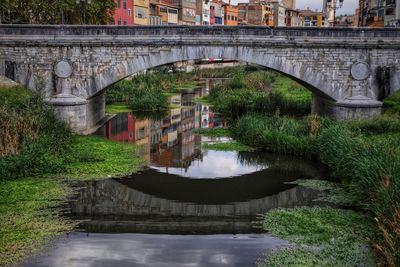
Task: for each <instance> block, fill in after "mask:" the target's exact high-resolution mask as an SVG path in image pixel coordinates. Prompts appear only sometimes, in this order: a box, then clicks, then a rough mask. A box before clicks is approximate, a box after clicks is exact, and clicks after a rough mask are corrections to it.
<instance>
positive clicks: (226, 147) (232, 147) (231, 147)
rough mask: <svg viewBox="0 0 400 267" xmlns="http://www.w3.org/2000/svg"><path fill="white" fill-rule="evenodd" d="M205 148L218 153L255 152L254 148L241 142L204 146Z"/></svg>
mask: <svg viewBox="0 0 400 267" xmlns="http://www.w3.org/2000/svg"><path fill="white" fill-rule="evenodd" d="M203 148H206V149H211V150H218V151H254V149H253V148H251V147H249V146H246V145H243V144H241V143H239V142H229V143H216V144H204V145H203Z"/></svg>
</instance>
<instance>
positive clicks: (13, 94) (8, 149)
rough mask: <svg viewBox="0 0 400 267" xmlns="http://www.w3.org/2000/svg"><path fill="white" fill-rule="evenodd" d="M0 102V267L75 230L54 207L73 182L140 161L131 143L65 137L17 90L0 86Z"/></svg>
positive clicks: (133, 167)
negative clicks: (0, 126)
mask: <svg viewBox="0 0 400 267" xmlns="http://www.w3.org/2000/svg"><path fill="white" fill-rule="evenodd" d="M0 99H1V101H0V110H1V112H0V114H1V115H0V116H2V118H1V121H2V128H1V135H0V136H1V140H0V152H1V153H0V154H1V157H0V166H1V168H0V214H1V215H0V266H5V265H13V264H17V263H20V262H21V261H23V260H24V259H25V258H26V257H27V256H29V255H31V254H34V253H37V252H39V251H40V250H41V249H42V248H43V247H44V246H45V245H46V244H47V243H48V242H49V241H50V240H51V239H53V238H55V237H57V236H58V235H60V234H62V233H66V232H69V231H71V230H72V229H73V228H74V227H75V223H76V222H73V221H70V220H68V219H67V218H65V217H63V216H62V210H61V208H60V207H61V204H62V203H64V201H66V199H67V197H68V196H70V195H71V194H72V193H73V192H72V189H71V185H73V183H74V182H75V181H77V180H86V179H104V178H109V177H117V176H122V175H128V174H130V173H133V172H135V171H137V170H138V169H140V168H141V166H142V165H143V161H142V159H141V158H140V157H138V156H137V155H136V149H135V146H133V145H132V144H124V143H119V142H114V141H108V140H106V139H102V138H96V137H82V136H75V135H73V134H71V133H70V132H69V130H68V129H67V128H66V127H65V125H63V124H62V123H59V122H58V121H57V120H56V119H55V118H54V115H53V113H52V111H51V109H50V108H49V107H47V106H46V105H45V104H44V103H43V102H42V101H41V100H40V98H39V97H38V96H36V95H35V94H33V93H31V92H29V91H27V90H26V89H24V88H22V87H18V86H17V87H7V88H4V87H3V88H0Z"/></svg>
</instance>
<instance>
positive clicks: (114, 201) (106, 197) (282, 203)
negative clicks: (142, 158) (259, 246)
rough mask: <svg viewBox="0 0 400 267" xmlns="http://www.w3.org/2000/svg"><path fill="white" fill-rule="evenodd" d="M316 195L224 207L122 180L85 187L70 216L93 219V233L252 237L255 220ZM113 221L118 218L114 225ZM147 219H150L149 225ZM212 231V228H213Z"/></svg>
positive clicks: (287, 194)
mask: <svg viewBox="0 0 400 267" xmlns="http://www.w3.org/2000/svg"><path fill="white" fill-rule="evenodd" d="M317 196H318V193H317V192H316V191H315V190H311V189H307V188H304V187H301V186H288V189H286V190H284V191H282V192H280V193H278V194H274V195H269V196H266V197H263V198H259V199H253V200H250V201H243V202H234V203H226V204H194V203H187V202H177V201H174V200H168V199H165V198H160V197H157V196H152V195H150V194H146V193H143V192H141V191H139V190H136V189H134V188H130V187H127V186H126V185H123V184H121V183H120V182H118V180H105V181H90V182H86V188H85V189H84V191H82V192H81V193H80V195H79V197H78V198H77V200H76V201H74V202H71V210H72V214H73V215H74V216H76V217H77V218H78V219H79V218H82V219H83V218H90V220H89V222H88V223H87V225H86V226H85V228H86V229H89V230H90V231H102V230H105V229H107V231H110V229H114V230H116V231H118V229H119V230H121V231H139V232H142V231H143V232H147V231H152V232H168V233H171V231H172V232H175V231H177V232H185V231H189V232H190V231H193V230H194V229H196V231H200V232H202V231H205V232H207V233H211V232H213V229H212V228H213V227H215V229H214V230H215V231H217V232H220V233H221V231H222V232H227V233H232V232H249V231H254V230H251V229H252V226H251V221H252V220H254V218H255V215H257V214H263V213H265V212H266V211H268V210H271V209H274V208H278V207H282V208H284V207H293V206H307V205H314V204H315V202H314V201H313V200H314V199H315V198H316V197H317ZM114 218H118V219H117V220H114ZM147 218H152V220H148V219H147ZM210 227H211V229H210Z"/></svg>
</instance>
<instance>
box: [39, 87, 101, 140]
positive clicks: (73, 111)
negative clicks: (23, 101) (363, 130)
mask: <svg viewBox="0 0 400 267" xmlns="http://www.w3.org/2000/svg"><path fill="white" fill-rule="evenodd" d="M46 102H47V103H49V104H50V105H52V106H53V107H54V111H55V114H56V116H57V118H59V119H60V120H62V121H64V122H65V123H66V124H67V125H68V126H69V127H70V128H71V130H72V131H74V132H76V133H79V134H87V133H90V132H91V130H92V129H93V127H94V126H95V125H96V124H97V123H98V122H99V121H101V120H102V119H103V118H104V117H105V94H104V93H101V94H99V95H96V96H93V97H91V98H90V99H87V100H86V99H83V98H80V97H77V96H74V95H71V94H58V95H56V96H54V97H52V98H50V99H48V100H47V101H46Z"/></svg>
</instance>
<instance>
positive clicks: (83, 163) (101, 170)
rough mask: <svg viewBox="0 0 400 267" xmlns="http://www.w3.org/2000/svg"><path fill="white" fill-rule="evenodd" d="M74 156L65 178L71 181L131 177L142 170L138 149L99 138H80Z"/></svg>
mask: <svg viewBox="0 0 400 267" xmlns="http://www.w3.org/2000/svg"><path fill="white" fill-rule="evenodd" d="M73 149H74V151H75V154H74V156H73V159H72V160H71V162H70V163H69V164H68V165H67V166H66V172H65V173H63V174H62V176H63V177H66V178H69V179H79V180H86V179H90V180H93V179H103V178H110V177H120V176H126V175H129V174H132V173H134V172H136V171H138V170H139V169H140V168H141V167H143V164H144V162H143V160H142V159H141V158H140V157H138V156H137V154H136V149H135V146H134V145H132V144H128V143H121V142H118V141H110V140H106V139H104V138H100V137H93V136H79V137H78V138H77V141H76V143H75V144H74V147H73Z"/></svg>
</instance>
